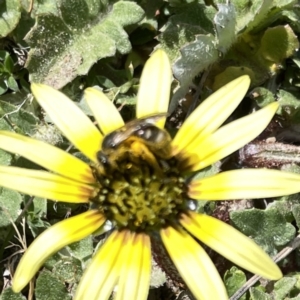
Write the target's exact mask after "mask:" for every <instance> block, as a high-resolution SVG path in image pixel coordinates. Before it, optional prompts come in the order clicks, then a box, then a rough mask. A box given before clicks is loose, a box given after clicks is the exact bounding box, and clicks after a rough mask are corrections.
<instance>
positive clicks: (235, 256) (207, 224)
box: [180, 212, 282, 299]
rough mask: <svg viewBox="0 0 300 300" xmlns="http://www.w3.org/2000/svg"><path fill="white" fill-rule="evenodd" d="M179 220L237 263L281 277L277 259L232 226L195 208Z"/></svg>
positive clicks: (205, 241)
mask: <svg viewBox="0 0 300 300" xmlns="http://www.w3.org/2000/svg"><path fill="white" fill-rule="evenodd" d="M180 223H181V225H182V226H184V228H185V229H186V230H188V231H189V232H190V233H192V234H193V235H194V236H195V237H196V238H198V239H199V240H200V241H201V242H203V243H204V244H206V245H207V246H209V247H210V248H212V249H213V250H215V251H217V252H218V253H220V254H221V255H223V256H224V257H226V258H227V259H229V260H231V261H232V262H233V263H235V264H237V265H238V266H240V267H242V268H244V269H246V270H248V271H250V272H252V273H254V274H258V275H260V276H262V277H265V278H268V279H271V280H278V279H280V278H281V277H282V273H281V271H280V269H279V268H278V266H277V265H276V264H275V263H274V261H273V260H272V259H271V258H270V257H269V256H268V255H267V254H266V253H265V252H264V251H263V250H262V249H261V248H260V247H259V246H258V245H257V244H256V243H255V242H254V241H253V240H251V239H249V238H248V237H246V236H245V235H243V234H242V233H240V232H239V231H238V230H236V229H234V228H233V227H232V226H230V225H228V224H226V223H224V222H222V221H220V220H218V219H215V218H213V217H210V216H207V215H203V214H197V213H193V212H190V213H189V215H186V214H182V215H181V219H180ZM216 299H217V298H216Z"/></svg>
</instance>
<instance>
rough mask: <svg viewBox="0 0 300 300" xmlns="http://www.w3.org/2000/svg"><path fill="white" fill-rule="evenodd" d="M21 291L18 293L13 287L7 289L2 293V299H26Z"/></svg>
mask: <svg viewBox="0 0 300 300" xmlns="http://www.w3.org/2000/svg"><path fill="white" fill-rule="evenodd" d="M26 299H27V298H26V297H24V296H23V295H22V294H21V293H19V294H16V293H14V292H13V291H12V289H11V287H9V288H7V289H5V290H4V291H3V293H2V294H1V295H0V300H26Z"/></svg>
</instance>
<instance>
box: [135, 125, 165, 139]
mask: <svg viewBox="0 0 300 300" xmlns="http://www.w3.org/2000/svg"><path fill="white" fill-rule="evenodd" d="M136 136H138V137H140V138H142V139H144V140H145V141H147V142H151V143H161V142H163V141H164V139H165V138H166V132H165V131H164V130H162V129H160V128H158V127H156V126H154V125H150V126H148V127H147V128H143V129H140V130H138V131H137V132H136Z"/></svg>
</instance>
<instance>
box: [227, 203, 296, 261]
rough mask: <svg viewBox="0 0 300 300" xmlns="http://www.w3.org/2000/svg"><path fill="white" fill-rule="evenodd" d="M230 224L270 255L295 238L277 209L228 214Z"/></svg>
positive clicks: (293, 229) (292, 230) (293, 231)
mask: <svg viewBox="0 0 300 300" xmlns="http://www.w3.org/2000/svg"><path fill="white" fill-rule="evenodd" d="M230 217H231V221H232V224H233V225H234V226H235V227H236V228H237V229H239V230H240V231H241V232H242V233H244V234H245V235H247V236H251V237H252V238H253V239H254V240H255V242H256V243H257V244H258V245H260V246H261V247H262V248H263V249H264V250H265V251H266V252H267V253H269V254H270V255H272V256H273V255H275V254H276V253H277V247H282V246H284V245H286V244H287V243H288V242H290V241H291V240H292V239H293V238H294V236H295V231H296V230H295V227H294V226H293V225H291V224H290V223H288V222H286V220H285V218H284V216H283V215H282V214H281V212H280V211H278V210H277V209H273V208H271V209H266V210H259V209H251V210H250V209H249V210H244V211H233V212H231V213H230Z"/></svg>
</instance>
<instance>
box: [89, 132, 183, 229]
mask: <svg viewBox="0 0 300 300" xmlns="http://www.w3.org/2000/svg"><path fill="white" fill-rule="evenodd" d="M155 128H156V130H159V131H161V132H163V135H167V139H165V138H166V137H164V145H163V147H162V145H157V146H156V145H155V144H153V143H151V145H150V144H149V143H148V142H147V141H146V140H144V139H143V138H138V137H136V136H130V137H128V138H126V139H125V140H124V141H122V142H120V143H118V145H117V147H114V149H110V150H111V151H106V150H107V149H104V146H103V144H102V148H103V149H102V150H101V151H99V153H98V158H99V165H98V166H96V167H95V168H94V171H95V176H96V178H97V180H98V183H99V185H100V191H99V193H98V195H97V196H96V197H95V198H94V199H93V202H94V203H95V204H96V205H98V207H99V210H101V212H102V213H104V214H105V215H106V217H107V219H109V220H111V221H114V222H115V223H116V225H117V226H118V228H127V229H130V230H133V231H143V232H149V231H154V230H158V229H160V228H162V227H164V226H166V225H169V224H174V223H175V222H176V220H177V219H178V217H177V216H178V214H179V213H181V212H183V211H185V210H186V209H187V207H186V201H185V200H186V199H187V197H186V190H187V189H186V184H185V179H184V178H183V176H182V175H181V174H180V171H179V170H178V168H177V165H178V161H177V159H176V158H174V157H169V156H170V155H169V153H170V149H171V145H170V141H171V138H170V137H169V135H168V133H166V132H165V131H164V130H162V129H159V128H157V127H155ZM161 132H160V134H161Z"/></svg>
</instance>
